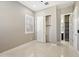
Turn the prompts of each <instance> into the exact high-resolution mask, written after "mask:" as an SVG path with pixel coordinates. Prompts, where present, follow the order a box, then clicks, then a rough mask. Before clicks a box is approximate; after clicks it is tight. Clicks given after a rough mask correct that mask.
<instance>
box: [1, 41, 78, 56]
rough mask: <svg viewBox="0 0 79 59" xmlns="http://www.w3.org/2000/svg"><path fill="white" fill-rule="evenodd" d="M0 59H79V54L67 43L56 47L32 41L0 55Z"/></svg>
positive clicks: (51, 44)
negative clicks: (65, 58) (51, 58)
mask: <svg viewBox="0 0 79 59" xmlns="http://www.w3.org/2000/svg"><path fill="white" fill-rule="evenodd" d="M0 57H79V53H78V51H76V50H75V49H74V48H72V47H71V46H70V45H69V44H68V42H65V43H63V44H60V45H58V44H57V45H56V44H53V43H41V42H38V41H36V40H34V41H31V42H28V43H26V44H23V45H21V46H19V47H16V48H13V49H10V50H8V51H5V52H3V53H0Z"/></svg>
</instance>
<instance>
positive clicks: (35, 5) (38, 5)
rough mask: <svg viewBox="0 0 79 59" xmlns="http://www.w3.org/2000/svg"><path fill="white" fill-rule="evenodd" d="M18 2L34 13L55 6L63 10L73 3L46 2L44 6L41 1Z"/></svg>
mask: <svg viewBox="0 0 79 59" xmlns="http://www.w3.org/2000/svg"><path fill="white" fill-rule="evenodd" d="M19 2H20V3H22V4H23V5H25V6H26V7H28V8H30V9H31V10H32V11H35V12H36V11H40V10H42V9H45V8H48V7H51V6H55V5H57V6H59V8H63V7H67V6H70V5H73V3H74V2H73V1H48V5H45V4H44V3H43V2H41V1H19ZM45 2H46V1H45Z"/></svg>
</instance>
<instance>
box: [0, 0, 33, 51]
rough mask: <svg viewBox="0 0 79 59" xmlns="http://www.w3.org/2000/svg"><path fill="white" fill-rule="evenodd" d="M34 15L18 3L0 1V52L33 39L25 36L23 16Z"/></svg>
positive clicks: (27, 35) (30, 36)
mask: <svg viewBox="0 0 79 59" xmlns="http://www.w3.org/2000/svg"><path fill="white" fill-rule="evenodd" d="M26 14H28V15H31V16H34V13H33V12H32V11H31V10H29V9H28V8H26V7H25V6H23V5H22V4H20V3H19V2H13V1H12V2H10V1H7V2H6V1H5V2H1V1H0V52H2V51H4V50H8V49H10V48H13V47H16V46H18V45H21V44H24V43H26V42H28V41H31V40H33V39H34V33H32V34H31V33H30V34H25V15H26Z"/></svg>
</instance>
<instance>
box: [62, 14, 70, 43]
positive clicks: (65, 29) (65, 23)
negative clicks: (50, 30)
mask: <svg viewBox="0 0 79 59" xmlns="http://www.w3.org/2000/svg"><path fill="white" fill-rule="evenodd" d="M69 19H70V14H67V15H63V16H62V17H61V41H67V42H69Z"/></svg>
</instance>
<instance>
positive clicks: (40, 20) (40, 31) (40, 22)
mask: <svg viewBox="0 0 79 59" xmlns="http://www.w3.org/2000/svg"><path fill="white" fill-rule="evenodd" d="M36 21H37V41H40V42H46V39H45V30H44V29H45V24H44V23H45V19H44V16H37V20H36Z"/></svg>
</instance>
